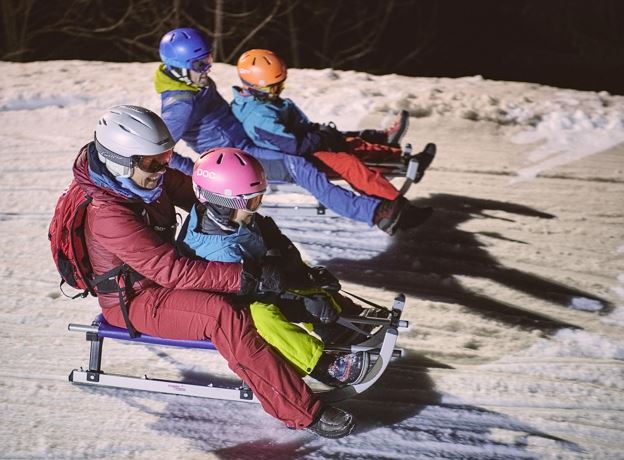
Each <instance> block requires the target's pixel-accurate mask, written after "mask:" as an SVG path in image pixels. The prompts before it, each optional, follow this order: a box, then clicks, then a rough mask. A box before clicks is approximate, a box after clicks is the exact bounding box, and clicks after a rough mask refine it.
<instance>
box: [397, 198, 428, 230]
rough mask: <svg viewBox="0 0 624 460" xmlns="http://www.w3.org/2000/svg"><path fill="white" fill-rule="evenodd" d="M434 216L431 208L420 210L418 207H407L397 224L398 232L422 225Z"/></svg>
mask: <svg viewBox="0 0 624 460" xmlns="http://www.w3.org/2000/svg"><path fill="white" fill-rule="evenodd" d="M432 214H433V208H432V207H430V206H427V207H424V208H419V207H417V206H412V205H409V204H408V205H406V206H405V207H404V208H403V212H402V213H401V215H400V216H399V221H398V222H397V225H396V227H397V230H407V229H410V228H414V227H418V226H419V225H422V224H423V223H424V222H425V221H426V220H427V219H429V218H430V217H431V215H432Z"/></svg>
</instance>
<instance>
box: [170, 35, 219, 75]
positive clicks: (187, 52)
mask: <svg viewBox="0 0 624 460" xmlns="http://www.w3.org/2000/svg"><path fill="white" fill-rule="evenodd" d="M159 52H160V59H161V61H162V62H164V63H165V64H166V65H167V66H168V67H177V68H179V69H190V68H191V65H192V64H193V61H197V60H200V59H202V58H205V57H206V56H208V55H209V54H210V53H211V52H212V42H211V41H210V39H209V38H208V37H206V36H205V35H204V34H202V33H201V32H200V31H199V30H197V29H193V28H191V27H182V28H179V29H173V30H172V31H170V32H167V33H166V34H165V36H164V37H163V38H162V40H160V48H159Z"/></svg>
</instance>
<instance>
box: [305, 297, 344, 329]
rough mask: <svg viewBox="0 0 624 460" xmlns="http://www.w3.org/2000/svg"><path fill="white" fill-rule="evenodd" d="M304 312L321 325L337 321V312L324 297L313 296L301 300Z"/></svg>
mask: <svg viewBox="0 0 624 460" xmlns="http://www.w3.org/2000/svg"><path fill="white" fill-rule="evenodd" d="M303 303H304V305H305V308H306V310H307V311H308V313H310V314H311V315H312V316H314V317H315V318H317V319H318V320H319V321H320V322H321V323H323V324H329V323H333V322H335V321H336V320H337V319H338V316H339V314H338V310H336V309H335V308H334V306H333V305H332V304H331V301H330V300H329V298H328V297H327V296H326V295H323V294H314V295H310V296H306V297H304V298H303Z"/></svg>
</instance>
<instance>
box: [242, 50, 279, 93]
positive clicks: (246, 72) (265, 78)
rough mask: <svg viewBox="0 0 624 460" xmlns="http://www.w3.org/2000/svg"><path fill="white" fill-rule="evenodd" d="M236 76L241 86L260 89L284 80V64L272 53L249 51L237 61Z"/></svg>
mask: <svg viewBox="0 0 624 460" xmlns="http://www.w3.org/2000/svg"><path fill="white" fill-rule="evenodd" d="M236 68H237V70H238V76H239V77H240V79H241V81H242V82H243V85H245V86H250V87H255V88H261V87H266V86H271V85H275V84H277V83H281V82H283V81H284V80H286V76H287V75H288V71H287V69H286V64H285V63H284V61H282V60H281V59H280V57H279V56H278V55H277V54H275V53H274V52H273V51H269V50H249V51H247V52H245V53H243V55H242V56H241V57H240V58H239V59H238V64H237V65H236Z"/></svg>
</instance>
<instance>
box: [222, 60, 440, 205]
mask: <svg viewBox="0 0 624 460" xmlns="http://www.w3.org/2000/svg"><path fill="white" fill-rule="evenodd" d="M237 70H238V76H239V78H240V80H241V82H242V84H243V86H242V88H238V87H234V99H233V101H232V104H231V105H232V112H233V113H234V115H235V116H236V117H237V118H238V119H239V120H240V121H241V123H242V124H243V127H244V128H245V132H246V133H247V135H248V136H249V137H250V138H251V139H252V140H253V142H254V143H255V144H256V145H257V146H260V147H264V148H267V149H274V150H280V151H284V152H286V153H289V154H293V155H295V154H298V155H306V156H310V157H313V158H314V159H315V161H317V163H318V164H320V165H322V169H323V170H325V171H326V172H328V173H330V174H332V175H334V176H338V177H340V178H343V179H345V180H346V181H347V182H348V183H349V184H350V185H351V186H352V187H353V188H354V189H355V190H357V191H359V192H360V193H364V194H366V195H369V196H376V197H379V198H385V199H388V200H396V199H397V198H398V197H399V195H400V193H399V191H398V190H397V189H396V188H395V187H394V186H393V185H392V184H391V183H390V181H388V180H387V179H386V178H385V177H384V176H383V175H381V174H380V172H379V171H376V170H374V169H371V168H368V167H367V166H366V165H365V164H364V162H363V161H371V162H375V161H377V162H400V161H401V160H402V159H403V156H402V151H401V148H400V147H399V146H398V145H396V144H395V139H396V137H394V136H393V137H392V139H389V136H388V133H386V132H385V131H375V130H365V131H357V132H346V133H343V132H341V131H339V130H338V129H336V127H335V126H334V125H333V124H331V123H330V124H329V125H321V124H318V123H313V122H311V121H310V120H309V119H308V117H307V116H306V115H305V114H304V113H303V111H301V109H300V108H299V107H298V106H297V105H296V104H295V103H294V102H293V101H292V100H291V99H288V98H282V97H280V95H281V93H282V91H283V89H284V88H285V82H286V78H287V77H288V69H287V68H286V64H285V63H284V61H283V60H282V59H281V58H280V57H279V56H278V55H277V54H275V53H274V52H273V51H270V50H264V49H252V50H249V51H247V52H245V53H243V54H242V55H241V56H240V58H239V59H238V63H237ZM404 115H406V114H404ZM401 119H403V117H402V118H401ZM405 119H407V118H406V117H405ZM399 124H400V123H399ZM404 126H406V125H405V124H404ZM362 137H368V138H369V139H370V138H373V139H374V140H375V143H373V142H368V141H366V140H364V139H363V138H362ZM419 160H420V158H419ZM429 163H430V162H429ZM419 164H423V163H422V162H419Z"/></svg>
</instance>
